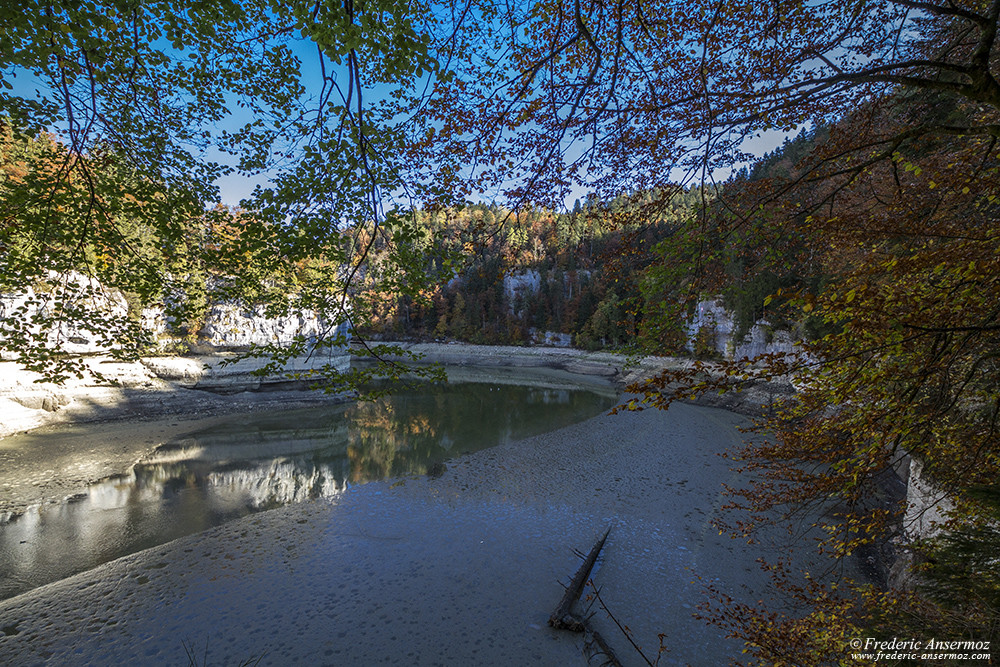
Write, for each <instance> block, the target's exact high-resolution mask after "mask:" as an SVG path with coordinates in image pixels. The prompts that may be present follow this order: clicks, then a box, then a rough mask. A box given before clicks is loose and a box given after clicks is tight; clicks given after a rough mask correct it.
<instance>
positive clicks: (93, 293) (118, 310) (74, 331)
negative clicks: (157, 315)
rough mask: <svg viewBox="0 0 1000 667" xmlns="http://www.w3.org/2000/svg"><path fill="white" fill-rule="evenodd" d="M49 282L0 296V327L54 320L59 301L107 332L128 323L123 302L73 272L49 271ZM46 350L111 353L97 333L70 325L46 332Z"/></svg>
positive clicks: (0, 329) (35, 328) (32, 328)
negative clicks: (91, 318)
mask: <svg viewBox="0 0 1000 667" xmlns="http://www.w3.org/2000/svg"><path fill="white" fill-rule="evenodd" d="M48 281H49V283H50V284H49V285H48V286H46V287H45V288H44V289H41V290H36V288H35V287H28V289H27V290H25V291H24V292H21V293H18V294H3V295H0V323H5V324H10V323H12V322H14V321H15V320H17V321H20V322H23V321H26V320H30V319H31V318H34V317H51V316H54V315H55V313H56V311H57V309H58V308H60V301H65V302H68V303H69V304H70V305H72V306H74V307H82V308H84V309H86V310H88V311H91V312H92V313H94V314H95V316H96V317H95V320H96V321H97V322H98V323H99V326H101V327H105V328H107V329H110V330H114V329H115V328H118V327H123V326H124V325H125V323H126V322H127V317H128V303H127V302H126V301H125V298H124V297H123V296H122V295H121V294H119V293H118V292H117V291H115V290H108V289H105V288H104V286H103V285H101V284H100V283H99V282H98V281H97V280H95V279H93V278H89V277H87V276H85V275H83V274H82V273H78V272H76V271H71V272H69V273H67V274H65V275H60V274H57V273H56V272H54V271H50V272H49V275H48ZM4 328H7V327H6V326H4V324H0V336H2V335H3V329H4ZM28 330H29V331H31V332H32V333H37V332H39V331H40V330H41V327H40V326H38V325H34V326H29V328H28ZM46 347H48V348H51V349H57V350H59V351H61V352H65V353H67V354H100V353H102V352H107V351H108V350H109V349H110V348H109V346H107V345H105V344H103V343H102V342H101V336H100V333H99V332H98V331H95V330H92V329H89V328H87V327H86V326H81V325H79V324H77V323H74V322H70V321H67V322H59V323H57V324H56V326H54V327H53V328H52V330H51V331H49V333H48V336H47V339H46Z"/></svg>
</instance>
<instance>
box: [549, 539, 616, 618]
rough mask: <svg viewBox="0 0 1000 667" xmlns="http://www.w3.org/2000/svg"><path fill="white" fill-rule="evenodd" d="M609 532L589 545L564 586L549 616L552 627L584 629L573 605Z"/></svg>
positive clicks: (578, 597) (585, 583)
mask: <svg viewBox="0 0 1000 667" xmlns="http://www.w3.org/2000/svg"><path fill="white" fill-rule="evenodd" d="M610 532H611V528H608V529H607V530H606V531H604V537H602V538H601V539H599V540H598V541H597V543H596V544H594V546H593V547H591V549H590V553H589V554H587V557H586V558H585V559H584V560H583V563H581V564H580V568H579V569H578V570H577V571H576V575H575V576H574V577H573V581H571V582H570V584H569V586H567V587H566V592H565V593H563V596H562V600H560V601H559V606H558V607H556V610H555V611H554V612H552V615H551V616H549V625H551V626H552V627H553V628H556V629H557V630H572V631H573V632H583V631H584V630H586V627H585V626H584V623H583V621H581V620H580V619H579V618H577V617H576V616H575V615H574V614H573V605H574V604H576V601H577V600H579V599H580V595H581V594H582V593H583V587H584V586H586V585H587V579H588V578H590V571H591V570H593V569H594V563H596V562H597V556H598V555H599V554H600V553H601V549H603V548H604V542H605V541H607V539H608V533H610Z"/></svg>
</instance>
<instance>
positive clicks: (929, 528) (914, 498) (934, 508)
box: [903, 458, 955, 539]
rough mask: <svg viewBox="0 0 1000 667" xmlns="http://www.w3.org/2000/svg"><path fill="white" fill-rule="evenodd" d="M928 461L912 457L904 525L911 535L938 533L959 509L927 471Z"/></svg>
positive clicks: (908, 535)
mask: <svg viewBox="0 0 1000 667" xmlns="http://www.w3.org/2000/svg"><path fill="white" fill-rule="evenodd" d="M923 471H924V464H923V462H921V461H919V460H918V459H916V458H911V459H910V475H909V479H908V480H907V484H906V515H905V517H904V519H903V528H904V530H905V531H906V535H907V537H908V538H910V539H914V538H925V539H926V538H929V537H934V536H935V535H937V534H938V533H940V532H941V526H942V525H943V524H944V523H945V521H947V520H948V515H949V513H951V512H952V511H954V509H955V502H954V501H953V500H952V499H951V498H950V497H949V496H948V495H947V494H946V493H944V492H943V491H941V489H939V488H937V487H936V486H935V485H934V483H933V482H931V481H929V480H928V479H926V478H925V477H924V475H923Z"/></svg>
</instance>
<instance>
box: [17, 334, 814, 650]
mask: <svg viewBox="0 0 1000 667" xmlns="http://www.w3.org/2000/svg"><path fill="white" fill-rule="evenodd" d="M457 347H458V346H439V347H438V348H437V349H436V354H437V355H438V357H437V358H433V357H432V358H431V359H429V360H430V361H449V362H451V363H455V361H456V360H458V359H464V360H465V361H464V362H462V363H466V364H468V365H480V364H483V363H487V362H488V360H493V362H492V365H495V366H496V365H503V366H541V367H546V368H559V369H562V370H563V371H566V372H577V373H580V372H583V373H588V374H589V375H597V376H603V377H608V378H611V377H618V379H619V380H620V379H621V378H620V377H619V375H620V374H621V373H622V366H621V365H620V364H618V365H616V363H615V362H616V360H615V359H601V360H595V359H594V358H593V357H588V358H585V359H584V361H585V363H583V364H582V365H581V357H582V356H583V355H581V354H579V353H573V352H572V351H555V352H546V353H543V354H537V353H533V354H526V355H520V356H519V355H517V354H514V353H511V352H504V351H498V350H496V349H490V350H482V351H479V350H473V351H472V353H471V354H470V351H469V350H468V349H465V350H461V349H456V348H457ZM462 347H467V346H462ZM448 348H450V349H448ZM517 349H518V348H513V350H515V351H516V350H517ZM498 359H499V360H501V363H497V362H496V360H498ZM553 359H555V361H553ZM602 364H603V365H602ZM487 365H490V364H489V363H487ZM570 365H571V366H570ZM602 369H603V370H602ZM183 416H184V415H171V416H170V417H169V418H167V419H160V420H156V421H149V422H131V423H115V424H105V425H104V426H103V427H102V430H105V432H107V431H106V429H109V428H111V429H112V432H116V433H117V435H113V437H102V439H101V440H100V442H98V441H95V439H94V438H93V437H90V438H89V440H88V435H87V431H86V429H85V428H84V429H81V430H80V432H79V434H78V435H79V445H78V446H79V447H80V448H87V447H90V448H98V451H97V452H96V453H97V454H98V455H97V456H96V457H95V460H97V461H102V460H103V461H104V464H103V465H105V467H104V468H101V469H95V470H93V471H83V472H81V473H80V474H79V475H77V476H74V474H75V473H72V472H70V473H67V472H66V468H67V466H68V465H69V464H68V463H67V466H59V465H58V461H59V454H58V453H56V452H49V453H48V454H44V455H43V454H40V455H42V456H43V459H44V458H45V456H48V460H49V461H52V463H49V464H46V465H45V467H44V468H43V469H41V470H39V468H40V467H41V466H40V465H39V464H40V463H42V462H43V459H37V458H36V459H30V458H25V459H24V460H23V463H22V467H23V466H27V467H23V470H22V473H23V474H24V475H27V476H26V477H25V480H26V484H27V485H28V486H29V487H31V488H36V489H37V488H39V487H40V488H42V489H43V493H42V497H44V498H56V497H57V496H58V497H64V496H65V495H67V494H70V493H71V492H72V489H73V488H74V485H75V484H76V483H77V482H78V481H82V480H84V479H90V478H93V477H94V476H103V475H106V474H109V471H110V472H116V471H115V470H113V468H116V467H121V466H125V467H127V466H128V465H131V462H134V461H135V460H136V458H139V457H140V456H141V455H142V454H143V453H145V452H148V451H150V450H151V449H152V448H154V447H155V446H156V445H157V444H159V443H161V442H165V441H167V440H169V439H172V438H174V437H176V436H177V435H179V434H180V433H183V432H185V431H187V430H191V429H193V428H195V427H196V426H199V425H201V424H203V423H205V422H204V421H202V422H194V421H190V420H184V419H183ZM216 418H217V417H203V419H208V420H211V419H216ZM742 423H744V419H743V418H742V417H739V416H738V415H735V414H733V413H730V412H725V411H722V410H716V409H708V408H699V407H694V406H688V405H677V406H675V407H674V408H672V409H671V410H670V411H669V412H659V411H645V412H641V413H628V414H622V415H617V416H610V415H603V416H599V417H596V418H594V419H591V420H589V421H587V422H584V423H581V424H578V425H575V426H571V427H568V428H565V429H562V430H560V431H556V432H553V433H550V434H546V435H542V436H538V437H535V438H530V439H528V440H524V441H521V442H517V443H511V444H508V445H503V446H500V447H496V448H494V449H490V450H486V451H483V452H479V453H477V454H473V455H469V456H466V457H461V458H459V459H456V460H454V461H451V462H449V463H448V470H447V471H446V472H445V473H444V475H442V476H441V477H439V478H436V479H426V478H420V479H406V480H395V481H386V482H376V483H370V484H365V485H362V486H359V487H354V488H351V489H349V490H348V491H346V492H345V493H344V494H342V495H341V496H339V497H338V498H336V499H334V500H332V501H326V500H324V501H317V502H311V503H306V504H301V505H294V506H289V507H285V508H281V509H278V510H274V511H271V512H266V513H263V514H258V515H254V516H251V517H247V518H245V519H242V520H239V521H236V522H233V523H230V524H226V525H225V526H222V527H219V528H216V529H212V530H209V531H206V532H205V533H202V534H199V535H195V536H191V537H188V538H183V539H180V540H176V541H174V542H171V543H169V544H166V545H163V546H160V547H156V548H154V549H150V550H148V551H145V552H141V553H139V554H135V555H132V556H128V557H125V558H122V559H119V560H117V561H113V562H111V563H108V564H106V565H104V566H101V567H99V568H97V569H94V570H91V571H89V572H85V573H82V574H80V575H77V576H75V577H72V578H70V579H66V580H63V581H60V582H56V583H53V584H50V585H48V586H44V587H42V588H39V589H36V590H34V591H31V592H29V593H26V594H24V595H21V596H18V597H16V598H13V599H10V600H7V601H4V602H0V619H2V625H3V628H2V629H3V633H0V663H10V664H25V665H29V664H80V663H90V664H178V663H180V664H187V662H188V659H187V653H186V652H187V648H186V647H191V648H192V650H193V651H194V652H195V653H196V654H197V655H198V664H201V663H202V660H203V659H204V658H205V657H207V660H208V662H209V663H210V664H229V663H238V662H240V661H242V660H245V659H247V658H254V659H256V658H257V657H259V656H263V660H262V661H261V663H260V664H276V665H284V664H295V663H300V664H310V665H312V664H330V665H356V664H357V665H361V664H364V665H368V664H406V665H411V664H413V665H434V664H443V665H473V664H475V665H493V664H496V665H515V664H517V665H520V664H542V665H572V664H580V665H582V664H586V661H585V658H584V655H583V647H582V644H581V641H580V639H579V638H578V637H576V636H574V635H570V634H566V633H560V632H556V631H552V630H550V629H549V628H548V627H547V626H546V624H545V621H546V619H547V617H548V615H549V613H550V612H551V611H552V609H553V608H554V606H555V604H556V603H557V601H558V599H559V597H560V595H561V593H562V588H561V585H560V582H561V581H562V582H565V581H567V580H568V578H569V577H570V575H571V574H572V572H573V571H574V570H575V569H576V567H577V565H578V562H579V561H578V558H577V557H576V556H575V555H573V553H572V552H573V550H574V549H579V550H584V551H586V550H587V549H589V547H590V545H591V544H592V543H593V541H594V539H595V538H596V537H597V536H598V535H599V534H600V533H601V532H603V530H604V528H605V527H607V526H612V533H611V537H610V538H609V541H608V544H607V546H606V548H605V554H604V559H603V562H602V564H601V566H600V569H599V570H598V572H597V573H596V582H597V583H598V585H602V586H604V589H603V597H604V598H605V600H606V601H607V602H608V604H609V606H610V608H611V609H612V611H613V612H614V613H615V614H616V615H618V616H619V617H620V618H621V620H622V621H623V622H625V623H627V624H628V625H629V626H630V627H631V629H632V630H633V632H634V633H635V637H636V639H637V641H638V642H639V643H640V644H641V645H642V646H643V647H644V648H645V649H646V651H647V653H650V654H651V655H652V657H655V655H653V654H655V652H656V648H657V645H658V639H657V635H658V633H661V632H662V633H665V635H666V640H665V641H666V645H667V647H668V648H669V649H670V653H669V654H668V655H667V656H666V657H665V658H664V659H663V661H661V664H686V663H690V664H694V665H699V664H719V663H720V662H725V661H726V658H727V657H729V656H733V655H735V654H737V653H738V651H739V646H738V644H736V643H735V642H732V641H730V640H725V639H723V638H722V637H721V634H720V633H719V632H718V631H717V630H715V629H713V628H711V627H709V626H707V625H706V624H705V623H704V622H702V621H698V620H695V619H694V618H693V617H692V614H693V613H694V612H695V611H696V610H695V607H696V605H697V604H698V603H699V602H701V601H703V600H704V592H703V586H704V584H705V583H714V584H715V585H717V586H719V587H721V588H722V589H723V590H726V591H727V592H729V593H731V594H734V595H736V596H738V597H746V598H747V599H750V598H753V597H755V596H757V595H758V594H759V592H760V591H762V590H763V582H762V580H761V575H760V572H759V569H758V567H757V565H756V563H755V559H756V558H757V557H759V556H760V555H763V554H764V553H765V552H767V550H768V548H769V547H765V546H760V545H757V546H755V547H753V548H752V549H748V548H746V547H745V545H742V544H740V543H736V542H733V541H731V540H729V539H728V538H726V537H720V536H719V535H718V533H717V531H716V530H715V529H714V528H713V527H712V526H711V524H710V520H711V518H712V516H713V515H714V514H715V512H716V510H717V508H718V507H719V506H720V504H721V503H722V502H723V499H722V496H721V485H722V484H723V483H724V482H730V483H733V482H738V481H739V480H738V479H736V478H735V477H734V473H732V472H731V471H730V470H729V466H728V464H727V462H726V461H725V460H723V459H722V458H721V457H719V456H718V454H719V453H721V452H723V451H726V450H731V449H733V448H735V447H737V446H738V444H739V442H740V439H741V435H740V433H739V432H738V431H737V426H738V425H740V424H742ZM54 428H69V429H72V428H74V427H73V426H72V425H68V426H61V427H54ZM29 435H32V434H29ZM34 435H35V436H38V438H39V439H38V440H37V441H36V443H35V445H32V446H31V447H28V449H32V448H34V447H35V446H37V447H42V448H44V442H45V437H44V436H45V432H34ZM21 437H25V436H21ZM24 444H25V443H23V442H20V441H17V440H16V439H14V440H11V439H8V440H3V441H0V455H2V456H9V455H10V452H11V451H16V450H18V449H21V450H22V451H24V450H25V447H24V446H23V445H24ZM4 447H6V450H4V449H3V448H4ZM38 451H39V452H41V451H42V450H41V449H39V450H38ZM8 460H10V459H8ZM70 460H71V457H70V458H67V459H66V461H67V462H69V461H70ZM0 475H2V473H0ZM30 475H37V476H38V477H37V479H36V478H33V477H31V476H30ZM18 478H20V475H19V476H18ZM46 479H47V480H48V481H49V482H52V481H53V480H55V482H56V483H55V485H50V486H46ZM35 481H38V482H40V484H32V482H35ZM3 483H4V481H3V480H2V479H0V496H3V497H4V498H7V497H13V494H9V493H8V490H7V488H5V487H4V486H3ZM7 483H9V481H8V482H7ZM8 488H9V487H8ZM30 495H31V494H30V493H29V494H28V496H30ZM32 497H34V496H32ZM19 502H22V503H23V499H21V500H20V501H19ZM782 546H785V545H777V547H775V548H781V547H782ZM804 558H805V560H808V558H806V557H804ZM594 623H595V625H596V626H597V627H598V629H599V630H601V631H602V632H603V633H604V634H605V635H607V636H609V637H610V638H611V640H612V643H613V644H614V645H615V646H616V647H617V648H618V650H619V652H620V653H621V654H622V657H623V659H624V660H625V664H637V663H640V664H641V661H640V660H638V659H637V656H636V655H634V654H629V653H628V651H627V649H628V650H631V649H629V648H628V645H627V642H626V641H625V640H624V638H623V637H621V636H620V635H619V634H617V631H616V630H615V629H614V627H613V625H612V623H611V622H610V620H609V619H608V617H607V615H606V614H604V613H601V612H598V613H597V615H596V616H595V619H594Z"/></svg>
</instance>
